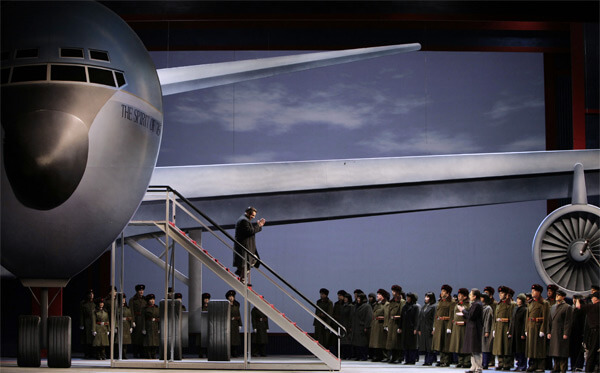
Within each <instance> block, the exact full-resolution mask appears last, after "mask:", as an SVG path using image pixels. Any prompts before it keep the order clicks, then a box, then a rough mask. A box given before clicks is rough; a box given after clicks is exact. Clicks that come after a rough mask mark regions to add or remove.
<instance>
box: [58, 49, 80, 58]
mask: <svg viewBox="0 0 600 373" xmlns="http://www.w3.org/2000/svg"><path fill="white" fill-rule="evenodd" d="M60 56H61V57H62V58H83V48H60Z"/></svg>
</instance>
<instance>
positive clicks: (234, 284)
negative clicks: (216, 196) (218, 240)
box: [117, 187, 343, 371]
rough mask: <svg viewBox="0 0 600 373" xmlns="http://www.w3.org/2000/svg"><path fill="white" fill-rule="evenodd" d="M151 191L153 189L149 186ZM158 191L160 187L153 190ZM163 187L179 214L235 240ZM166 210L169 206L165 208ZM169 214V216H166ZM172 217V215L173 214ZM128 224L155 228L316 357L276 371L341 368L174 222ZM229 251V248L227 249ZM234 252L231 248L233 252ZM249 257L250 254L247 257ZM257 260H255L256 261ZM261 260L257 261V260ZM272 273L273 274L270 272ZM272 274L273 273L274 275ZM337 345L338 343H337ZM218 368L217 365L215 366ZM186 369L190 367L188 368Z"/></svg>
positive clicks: (268, 366)
mask: <svg viewBox="0 0 600 373" xmlns="http://www.w3.org/2000/svg"><path fill="white" fill-rule="evenodd" d="M151 188H152V187H151ZM155 188H159V187H155ZM160 188H166V189H167V191H170V192H172V193H174V194H175V195H176V196H177V198H173V199H172V201H171V203H172V204H173V208H175V206H178V211H181V210H183V211H185V212H186V213H187V214H188V215H190V216H191V215H192V212H191V211H190V208H191V209H193V210H195V211H196V213H199V214H201V215H202V216H203V217H204V218H205V219H206V220H207V221H209V222H210V223H211V224H213V226H216V227H217V229H218V230H220V231H221V232H222V233H224V234H225V235H226V236H227V237H229V238H231V239H232V240H233V241H235V240H234V239H233V238H232V237H231V236H229V235H228V234H227V233H226V232H225V231H224V230H223V229H222V228H220V227H219V226H218V225H217V224H216V223H214V222H213V221H212V220H210V218H208V217H207V216H205V215H204V214H203V213H202V212H200V211H199V210H197V209H196V208H195V207H194V206H193V204H192V203H191V202H189V201H187V200H186V199H185V198H184V197H183V196H181V195H180V194H179V193H177V191H175V190H173V189H171V188H170V187H160ZM182 201H183V202H184V203H186V204H188V206H185V207H184V206H183V204H182V203H181V202H182ZM168 203H169V198H167V204H168ZM167 208H168V207H167ZM167 215H168V214H167ZM172 216H175V214H174V213H173V214H172ZM194 220H196V221H197V222H199V223H200V224H201V225H202V226H204V228H205V229H208V230H209V231H211V232H212V230H211V228H210V227H208V226H207V225H206V224H205V223H203V222H200V220H198V218H194ZM130 224H134V225H151V224H153V225H155V226H156V227H158V228H159V229H160V230H161V231H162V232H164V234H165V235H166V236H168V237H169V238H170V239H172V240H174V241H175V242H176V243H177V244H179V245H180V246H181V247H183V248H184V249H185V250H186V251H187V252H188V253H189V254H191V255H192V256H194V257H195V258H196V259H198V260H199V261H200V262H201V263H202V264H203V265H204V266H206V268H208V269H210V270H211V271H212V272H213V273H215V274H216V275H217V276H218V277H219V278H221V279H222V280H223V281H225V282H226V283H227V284H228V285H229V286H230V287H231V288H232V289H234V290H235V291H236V292H237V293H238V294H239V295H241V296H242V297H244V298H246V300H247V301H248V302H249V303H250V304H252V305H254V306H255V307H256V308H258V309H259V310H260V311H262V312H263V313H264V314H265V315H266V316H267V317H268V318H269V320H270V321H273V322H274V323H275V324H277V325H278V326H279V327H280V328H281V329H282V330H283V331H285V332H286V333H287V334H289V335H290V336H291V337H292V338H294V339H295V340H296V341H297V342H299V343H300V344H301V345H302V346H303V347H305V348H306V349H307V350H308V351H309V352H311V353H312V354H313V355H314V356H315V357H317V358H318V359H319V360H320V362H318V361H316V360H314V359H311V360H309V361H307V362H304V363H302V362H298V361H294V363H292V364H284V365H285V367H276V368H277V369H282V370H290V369H292V370H298V369H301V370H329V371H332V370H336V371H339V370H340V369H341V360H340V359H339V358H338V357H337V356H335V355H334V354H333V353H332V352H331V351H329V350H328V349H327V348H326V347H325V346H322V345H321V344H320V343H319V342H318V341H317V340H315V339H314V338H312V337H311V336H310V335H309V333H308V332H306V331H304V330H302V329H301V328H300V327H299V326H298V325H297V324H296V323H295V322H293V321H292V320H290V319H289V318H288V317H287V316H286V315H285V314H284V313H283V312H280V311H279V310H278V309H277V308H276V307H275V305H273V304H271V303H269V302H268V301H267V300H266V299H265V298H264V297H263V296H262V295H260V294H258V293H257V292H256V291H255V290H254V289H253V288H252V286H250V285H247V284H245V283H244V282H242V281H240V278H239V277H238V276H237V275H236V274H235V273H234V272H232V271H231V270H230V269H229V268H227V267H226V266H225V265H223V263H221V262H220V261H219V260H218V259H217V258H215V257H213V256H212V255H211V254H210V253H209V252H208V251H207V250H206V249H204V248H203V247H202V246H201V245H200V244H199V243H198V242H196V241H194V240H193V239H192V238H191V237H190V236H188V234H187V233H185V232H184V231H183V230H182V229H180V228H178V227H177V225H176V224H175V222H173V221H165V220H162V221H136V222H131V223H130ZM230 249H232V248H231V247H230ZM232 250H233V249H232ZM249 255H252V254H249ZM255 258H256V257H255ZM256 259H258V258H256ZM258 260H260V259H258ZM261 264H262V265H263V267H266V268H267V269H268V270H269V271H272V270H271V269H270V268H269V267H268V266H267V265H266V264H265V263H264V262H263V261H262V260H261ZM273 273H274V272H273ZM274 274H275V273H274ZM275 276H276V277H278V278H279V279H280V280H282V281H284V283H285V284H287V285H288V286H290V287H291V285H289V284H288V283H287V282H286V281H285V280H283V279H282V278H281V277H280V276H279V275H277V274H275ZM278 287H279V288H280V290H282V291H283V292H284V293H286V294H287V295H288V296H289V297H290V298H292V299H293V300H294V301H296V303H298V304H300V303H299V301H298V299H296V297H294V296H292V295H290V294H288V293H287V292H286V291H285V290H284V289H283V288H282V287H281V286H278ZM291 289H292V290H293V292H296V295H297V296H299V297H301V298H303V299H305V301H306V302H308V303H309V304H310V306H311V307H313V309H315V307H316V305H314V304H313V303H312V302H310V301H309V300H308V299H307V298H306V297H305V296H304V295H302V294H300V293H299V292H298V291H297V290H296V289H294V288H293V287H291ZM302 307H303V308H304V309H305V310H306V311H307V312H309V313H311V314H313V315H314V313H313V312H312V310H309V309H308V308H307V307H306V306H303V305H302ZM314 317H315V318H316V319H317V320H319V321H320V322H321V323H322V324H323V325H324V326H325V327H326V328H327V329H329V330H330V331H331V332H332V333H334V335H336V334H337V335H338V336H339V333H341V330H343V327H341V326H340V327H341V329H338V330H337V331H336V330H335V329H334V328H332V327H331V326H330V325H329V323H330V322H332V323H336V322H335V320H333V319H332V320H333V321H331V320H321V319H319V318H318V317H317V316H316V315H314ZM338 346H339V344H338ZM273 365H274V364H267V363H260V362H259V361H257V362H254V361H252V362H251V363H248V362H245V364H244V369H252V370H254V369H273V368H274V366H273ZM117 366H119V367H123V366H124V365H122V364H119V365H117ZM216 366H218V365H216ZM216 366H215V365H214V364H213V365H210V364H209V366H207V367H206V369H214V368H215V367H216ZM168 367H170V368H176V367H183V368H185V367H186V366H185V365H184V364H183V363H179V364H173V363H172V364H170V365H168ZM188 368H189V366H188ZM194 368H201V367H200V366H194Z"/></svg>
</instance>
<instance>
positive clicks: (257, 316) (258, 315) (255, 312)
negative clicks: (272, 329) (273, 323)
mask: <svg viewBox="0 0 600 373" xmlns="http://www.w3.org/2000/svg"><path fill="white" fill-rule="evenodd" d="M250 314H251V316H252V329H254V330H256V331H255V332H254V334H252V339H253V341H254V343H256V344H267V343H269V339H268V334H267V330H268V329H269V319H268V318H267V316H265V314H264V313H262V312H261V311H260V310H259V309H258V308H256V307H254V308H252V311H251V312H250Z"/></svg>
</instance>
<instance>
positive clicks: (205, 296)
mask: <svg viewBox="0 0 600 373" xmlns="http://www.w3.org/2000/svg"><path fill="white" fill-rule="evenodd" d="M205 299H210V293H202V300H205Z"/></svg>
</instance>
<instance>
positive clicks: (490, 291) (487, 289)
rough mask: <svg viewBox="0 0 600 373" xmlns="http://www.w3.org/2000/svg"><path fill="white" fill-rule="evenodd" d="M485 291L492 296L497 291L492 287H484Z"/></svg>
mask: <svg viewBox="0 0 600 373" xmlns="http://www.w3.org/2000/svg"><path fill="white" fill-rule="evenodd" d="M483 291H487V292H488V293H490V295H494V293H495V292H496V290H495V289H494V288H493V287H492V286H486V287H484V288H483Z"/></svg>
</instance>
